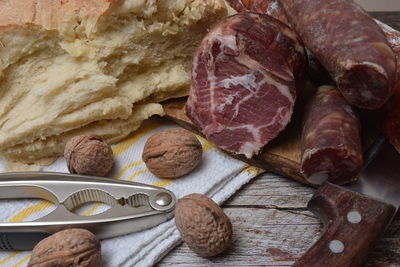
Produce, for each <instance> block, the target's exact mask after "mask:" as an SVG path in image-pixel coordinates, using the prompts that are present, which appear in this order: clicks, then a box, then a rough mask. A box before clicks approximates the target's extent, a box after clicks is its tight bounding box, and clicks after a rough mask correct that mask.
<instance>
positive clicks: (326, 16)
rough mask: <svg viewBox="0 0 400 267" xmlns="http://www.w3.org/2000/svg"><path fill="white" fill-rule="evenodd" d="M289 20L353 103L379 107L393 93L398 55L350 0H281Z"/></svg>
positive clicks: (372, 107) (347, 98)
mask: <svg viewBox="0 0 400 267" xmlns="http://www.w3.org/2000/svg"><path fill="white" fill-rule="evenodd" d="M279 3H280V4H281V6H282V8H283V9H284V11H285V13H286V15H287V18H288V21H289V22H290V24H291V25H292V26H293V27H294V29H296V31H297V32H298V33H299V35H300V37H301V38H302V40H303V41H304V43H305V45H306V47H307V48H308V49H310V50H311V51H312V52H313V53H314V54H315V56H316V57H317V58H318V60H319V61H320V62H321V64H322V65H323V66H324V67H325V68H326V69H327V70H328V72H329V74H330V75H331V76H332V78H333V79H334V80H335V82H336V84H337V86H338V88H339V90H340V91H341V93H342V94H343V96H344V97H345V98H346V100H347V101H348V102H349V103H351V104H352V105H354V106H357V107H360V108H365V109H377V108H380V107H381V106H383V105H384V104H385V103H386V101H387V100H388V99H389V97H390V96H391V95H392V94H393V90H394V83H395V79H396V64H395V56H394V53H393V51H392V49H391V48H390V46H389V43H388V41H387V40H386V38H385V35H384V34H383V32H382V30H381V29H380V28H379V26H378V25H377V24H376V22H375V21H374V20H373V18H371V17H370V16H369V15H368V13H367V12H365V11H364V10H363V9H362V8H361V7H360V6H359V5H357V4H356V3H354V2H353V1H351V0H330V1H325V0H279Z"/></svg>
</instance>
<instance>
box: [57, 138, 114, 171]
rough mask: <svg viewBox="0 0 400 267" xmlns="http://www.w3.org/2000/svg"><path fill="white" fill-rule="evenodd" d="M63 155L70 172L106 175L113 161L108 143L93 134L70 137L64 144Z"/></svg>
mask: <svg viewBox="0 0 400 267" xmlns="http://www.w3.org/2000/svg"><path fill="white" fill-rule="evenodd" d="M64 157H65V159H66V160H67V164H68V170H69V172H70V173H77V174H85V175H94V176H106V175H107V174H108V173H109V172H110V170H111V168H112V166H113V163H114V157H113V152H112V149H111V147H110V145H109V144H107V143H106V142H104V141H103V140H102V139H101V137H100V136H98V135H95V134H88V135H80V136H75V137H74V138H71V139H70V140H69V141H68V143H67V144H66V146H65V150H64Z"/></svg>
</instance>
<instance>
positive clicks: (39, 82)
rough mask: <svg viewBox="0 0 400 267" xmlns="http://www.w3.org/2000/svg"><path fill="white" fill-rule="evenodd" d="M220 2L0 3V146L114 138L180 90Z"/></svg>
mask: <svg viewBox="0 0 400 267" xmlns="http://www.w3.org/2000/svg"><path fill="white" fill-rule="evenodd" d="M226 14H227V8H226V6H225V3H224V1H223V0H195V1H193V0H18V1H15V0H2V1H0V60H1V64H0V154H1V155H2V156H4V157H6V158H8V159H11V160H13V161H19V162H27V163H32V162H37V161H38V160H41V159H44V158H53V157H57V156H60V155H62V151H63V147H64V145H65V142H66V141H67V140H68V139H69V138H70V137H72V136H75V135H78V134H84V133H89V132H90V133H97V134H99V135H101V136H102V137H103V138H104V139H105V140H106V141H107V142H111V143H113V142H117V141H119V140H121V139H122V138H124V137H125V136H127V135H128V134H129V133H131V132H132V131H134V130H135V129H137V128H138V127H139V126H140V123H141V122H142V121H143V120H144V119H146V118H148V117H150V116H152V115H154V114H159V115H162V114H163V110H162V107H161V105H160V104H158V102H160V101H163V100H166V99H168V98H172V97H178V96H182V95H185V94H186V93H187V90H188V87H189V84H190V69H191V60H192V56H193V53H194V50H195V49H196V47H197V45H198V44H199V43H200V41H201V39H202V38H203V36H204V35H205V34H206V32H207V31H208V29H209V28H210V27H211V26H212V25H213V24H214V23H215V22H217V21H218V20H219V19H221V18H222V17H224V16H226Z"/></svg>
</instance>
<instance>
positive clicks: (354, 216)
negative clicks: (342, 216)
mask: <svg viewBox="0 0 400 267" xmlns="http://www.w3.org/2000/svg"><path fill="white" fill-rule="evenodd" d="M347 220H348V221H349V222H350V223H353V224H357V223H360V222H361V220H362V216H361V214H360V213H359V212H358V211H350V212H349V213H347Z"/></svg>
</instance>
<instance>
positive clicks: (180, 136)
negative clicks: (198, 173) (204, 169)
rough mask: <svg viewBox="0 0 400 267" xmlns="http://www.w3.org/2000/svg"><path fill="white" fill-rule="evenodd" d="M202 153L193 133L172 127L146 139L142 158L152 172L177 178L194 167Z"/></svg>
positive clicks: (163, 176) (164, 176)
mask: <svg viewBox="0 0 400 267" xmlns="http://www.w3.org/2000/svg"><path fill="white" fill-rule="evenodd" d="M202 153H203V150H202V147H201V143H200V142H199V140H198V139H197V138H196V136H195V135H194V134H192V133H190V132H189V131H186V130H184V129H181V128H172V129H168V130H164V131H161V132H159V133H156V134H154V135H153V136H151V137H150V138H149V139H148V140H147V142H146V144H145V146H144V149H143V154H142V159H143V161H144V162H145V163H146V166H147V168H148V169H149V170H150V171H151V172H152V173H153V174H155V175H157V176H159V177H162V178H178V177H180V176H183V175H185V174H187V173H189V172H191V171H192V170H193V169H194V168H196V166H197V165H198V164H199V163H200V161H201V156H202Z"/></svg>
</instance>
